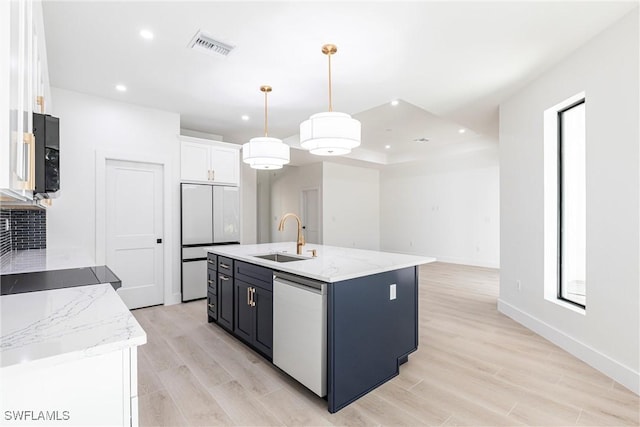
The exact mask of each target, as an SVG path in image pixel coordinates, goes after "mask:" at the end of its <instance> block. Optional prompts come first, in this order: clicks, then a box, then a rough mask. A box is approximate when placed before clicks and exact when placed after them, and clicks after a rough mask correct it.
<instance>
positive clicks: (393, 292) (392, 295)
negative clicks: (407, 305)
mask: <svg viewBox="0 0 640 427" xmlns="http://www.w3.org/2000/svg"><path fill="white" fill-rule="evenodd" d="M394 299H396V284H395V283H393V284H391V285H389V300H390V301H393V300H394Z"/></svg>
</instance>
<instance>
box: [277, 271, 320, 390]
mask: <svg viewBox="0 0 640 427" xmlns="http://www.w3.org/2000/svg"><path fill="white" fill-rule="evenodd" d="M273 363H274V364H275V365H276V366H277V367H279V368H280V369H282V370H283V371H285V372H286V373H287V374H289V375H291V376H292V377H293V378H295V379H296V380H298V381H299V382H300V383H302V384H303V385H304V386H305V387H307V388H308V389H309V390H311V391H313V392H314V393H315V394H317V395H318V396H320V397H324V396H326V394H327V284H326V283H323V282H318V281H316V280H311V279H307V278H305V277H299V276H294V275H291V274H287V273H280V272H277V273H274V275H273Z"/></svg>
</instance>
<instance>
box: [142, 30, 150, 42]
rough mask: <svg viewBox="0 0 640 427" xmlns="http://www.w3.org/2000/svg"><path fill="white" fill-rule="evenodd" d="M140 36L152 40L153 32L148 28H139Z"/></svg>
mask: <svg viewBox="0 0 640 427" xmlns="http://www.w3.org/2000/svg"><path fill="white" fill-rule="evenodd" d="M140 37H142V38H143V39H145V40H153V33H152V32H151V31H149V30H140Z"/></svg>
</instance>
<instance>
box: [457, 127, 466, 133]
mask: <svg viewBox="0 0 640 427" xmlns="http://www.w3.org/2000/svg"><path fill="white" fill-rule="evenodd" d="M466 131H467V130H466V129H465V128H460V129H458V132H459V133H465V132H466Z"/></svg>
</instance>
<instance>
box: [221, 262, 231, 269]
mask: <svg viewBox="0 0 640 427" xmlns="http://www.w3.org/2000/svg"><path fill="white" fill-rule="evenodd" d="M220 268H226V269H229V266H228V265H227V264H224V263H220Z"/></svg>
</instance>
